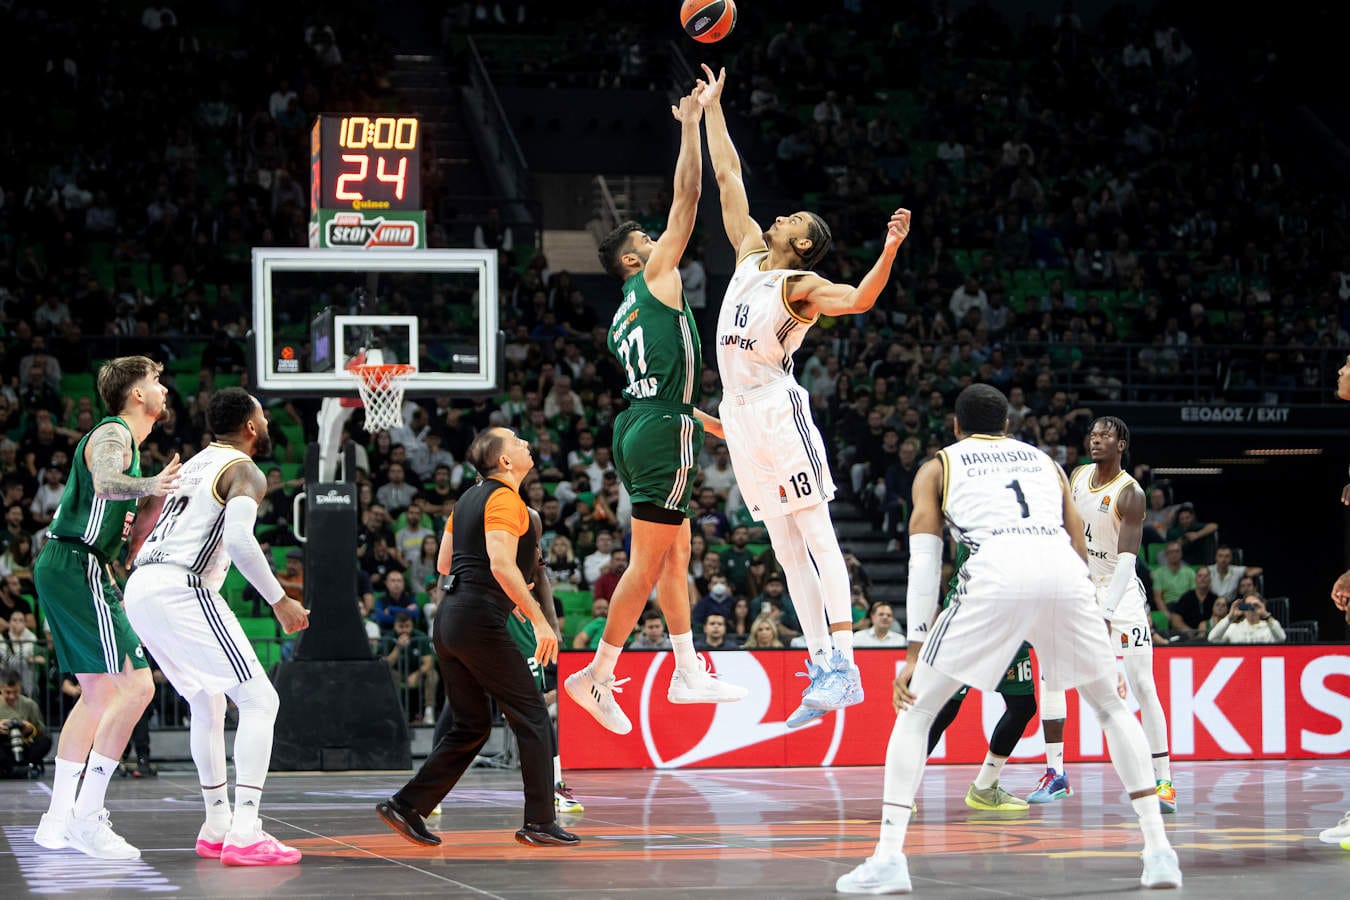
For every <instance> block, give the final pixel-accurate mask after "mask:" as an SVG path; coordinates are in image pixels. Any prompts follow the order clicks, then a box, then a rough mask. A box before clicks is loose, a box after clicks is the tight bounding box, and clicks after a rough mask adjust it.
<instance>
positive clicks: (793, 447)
mask: <svg viewBox="0 0 1350 900" xmlns="http://www.w3.org/2000/svg"><path fill="white" fill-rule="evenodd" d="M718 414H719V416H720V417H721V419H722V428H723V429H724V430H725V431H726V435H727V448H728V449H729V450H730V451H731V467H732V469H733V470H734V471H735V473H736V484H737V485H738V486H739V487H740V489H741V496H742V497H744V498H745V505H746V507H747V508H748V509H749V510H750V514H751V515H752V516H754V517H755V519H756V520H757V521H760V522H762V521H764V520H765V519H772V518H776V517H779V516H786V515H788V514H790V513H793V512H795V511H797V510H799V509H805V508H807V507H810V506H815V505H816V504H817V503H828V502H829V501H831V500H833V499H834V478H833V477H832V476H831V475H830V462H829V458H828V457H827V456H826V455H825V442H824V441H823V440H821V437H820V430H819V429H818V428H816V423H815V422H814V421H813V420H812V419H811V395H810V394H808V393H807V392H806V390H805V389H804V388H802V386H801V385H799V384H797V382H795V381H794V380H792V379H791V378H784V379H782V380H780V381H776V382H773V383H772V384H768V385H765V386H763V387H759V388H756V389H754V390H751V391H746V392H736V391H732V390H728V391H727V392H726V393H725V394H724V395H723V397H722V403H721V405H720V406H719V407H718Z"/></svg>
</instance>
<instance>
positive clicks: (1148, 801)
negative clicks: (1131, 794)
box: [1130, 794, 1171, 850]
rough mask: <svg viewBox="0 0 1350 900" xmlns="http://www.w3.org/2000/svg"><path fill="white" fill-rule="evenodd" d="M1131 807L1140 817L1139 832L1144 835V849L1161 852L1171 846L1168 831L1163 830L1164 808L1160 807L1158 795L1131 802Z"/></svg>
mask: <svg viewBox="0 0 1350 900" xmlns="http://www.w3.org/2000/svg"><path fill="white" fill-rule="evenodd" d="M1130 805H1131V806H1133V807H1134V812H1135V814H1136V815H1137V816H1139V830H1140V831H1142V832H1143V833H1144V849H1145V850H1159V849H1162V848H1164V847H1169V846H1171V844H1169V843H1168V841H1167V831H1166V830H1165V829H1164V828H1163V818H1162V807H1160V806H1159V805H1158V797H1157V795H1155V794H1149V795H1148V796H1147V797H1140V798H1138V799H1136V800H1131V801H1130Z"/></svg>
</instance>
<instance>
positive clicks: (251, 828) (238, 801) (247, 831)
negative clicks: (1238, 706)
mask: <svg viewBox="0 0 1350 900" xmlns="http://www.w3.org/2000/svg"><path fill="white" fill-rule="evenodd" d="M1154 802H1155V803H1156V802H1157V801H1154ZM261 803H262V790H261V789H259V788H255V787H244V786H243V785H239V784H236V785H235V786H234V821H233V822H231V823H230V837H232V838H244V839H251V838H252V836H253V834H254V833H255V832H256V831H257V830H258V806H259V805H260V804H261Z"/></svg>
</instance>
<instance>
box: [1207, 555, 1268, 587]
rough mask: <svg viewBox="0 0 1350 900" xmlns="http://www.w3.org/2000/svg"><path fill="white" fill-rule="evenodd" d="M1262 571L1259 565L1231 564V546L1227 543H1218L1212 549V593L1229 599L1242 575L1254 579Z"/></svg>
mask: <svg viewBox="0 0 1350 900" xmlns="http://www.w3.org/2000/svg"><path fill="white" fill-rule="evenodd" d="M1264 571H1265V570H1264V569H1262V568H1261V567H1260V566H1235V565H1233V548H1232V547H1230V546H1228V545H1227V544H1220V545H1219V548H1218V549H1217V550H1215V551H1214V573H1213V578H1214V593H1216V594H1220V595H1222V596H1224V597H1227V598H1228V599H1229V600H1231V599H1233V597H1235V596H1237V590H1238V584H1239V583H1240V582H1241V581H1242V579H1243V576H1247V577H1250V578H1253V579H1255V578H1257V577H1259V576H1260V575H1262V574H1263V573H1264Z"/></svg>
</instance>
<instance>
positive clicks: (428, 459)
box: [408, 428, 455, 483]
mask: <svg viewBox="0 0 1350 900" xmlns="http://www.w3.org/2000/svg"><path fill="white" fill-rule="evenodd" d="M408 465H409V466H411V467H412V470H413V474H414V475H416V476H417V480H418V481H419V482H422V483H426V482H428V481H431V480H432V479H433V478H434V477H435V474H436V469H437V468H439V467H441V466H445V471H446V480H447V483H448V481H449V475H450V469H451V468H453V467H454V465H455V457H454V456H453V455H452V454H451V453H450V451H449V450H445V449H443V448H442V447H441V433H440V432H439V431H437V430H436V429H435V428H429V429H427V430H426V432H425V433H423V435H422V437H421V439H420V440H418V441H417V442H415V443H414V444H413V445H412V446H411V447H409V448H408Z"/></svg>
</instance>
